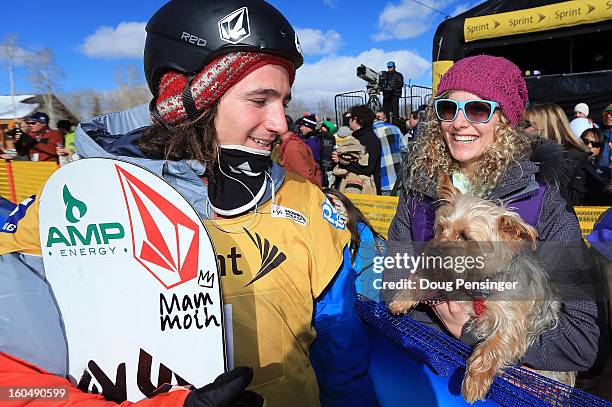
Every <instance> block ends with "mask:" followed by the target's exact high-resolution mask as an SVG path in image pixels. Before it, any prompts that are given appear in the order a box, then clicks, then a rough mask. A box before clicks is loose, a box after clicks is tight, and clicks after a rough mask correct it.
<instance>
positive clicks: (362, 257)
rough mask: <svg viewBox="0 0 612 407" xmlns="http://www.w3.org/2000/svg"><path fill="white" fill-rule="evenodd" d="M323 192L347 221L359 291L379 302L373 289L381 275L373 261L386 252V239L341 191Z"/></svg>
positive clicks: (324, 190)
mask: <svg viewBox="0 0 612 407" xmlns="http://www.w3.org/2000/svg"><path fill="white" fill-rule="evenodd" d="M323 193H325V196H327V199H329V201H330V202H331V203H332V205H334V207H335V208H336V210H337V211H338V213H339V214H340V215H341V216H342V218H343V219H345V221H346V228H347V229H348V230H349V231H350V232H351V244H350V248H351V263H352V265H353V269H354V271H355V288H356V290H357V292H358V293H359V294H361V295H363V296H364V297H366V298H369V299H370V300H374V301H377V302H378V300H379V294H380V293H379V291H378V290H376V289H374V287H375V284H374V280H375V279H376V278H378V275H377V274H376V273H375V272H374V270H373V269H372V266H373V265H374V263H373V261H374V260H373V259H374V258H375V257H376V256H383V255H384V253H385V238H384V237H382V236H381V235H380V233H378V232H377V231H376V230H375V229H374V227H373V226H372V225H371V224H370V221H368V219H367V218H366V217H365V216H364V214H363V213H362V212H361V211H360V210H359V208H357V207H356V206H355V204H353V202H351V200H350V199H349V198H348V197H347V196H346V195H344V194H343V193H342V192H340V191H338V190H336V189H331V188H325V189H323Z"/></svg>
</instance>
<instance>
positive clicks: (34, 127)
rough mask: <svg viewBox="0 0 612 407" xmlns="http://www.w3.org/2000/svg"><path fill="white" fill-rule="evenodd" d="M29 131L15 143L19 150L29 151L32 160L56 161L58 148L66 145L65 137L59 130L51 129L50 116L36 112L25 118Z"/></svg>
mask: <svg viewBox="0 0 612 407" xmlns="http://www.w3.org/2000/svg"><path fill="white" fill-rule="evenodd" d="M25 123H26V125H27V131H25V130H24V129H22V130H23V131H24V133H23V134H22V135H21V137H20V138H19V141H17V142H16V143H15V148H16V149H17V151H18V152H19V151H27V152H28V155H29V157H30V160H31V161H56V162H57V159H58V155H57V152H56V148H57V146H58V145H62V146H63V145H64V137H63V136H62V134H61V133H60V132H59V131H57V130H51V129H49V116H48V115H47V114H46V113H44V112H35V113H32V114H30V115H29V116H27V117H26V118H25Z"/></svg>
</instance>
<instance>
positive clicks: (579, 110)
mask: <svg viewBox="0 0 612 407" xmlns="http://www.w3.org/2000/svg"><path fill="white" fill-rule="evenodd" d="M574 117H575V118H577V117H583V118H585V119H587V118H588V117H589V105H587V104H586V103H582V102H581V103H578V104H577V105H576V106H574Z"/></svg>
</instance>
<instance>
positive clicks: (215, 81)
mask: <svg viewBox="0 0 612 407" xmlns="http://www.w3.org/2000/svg"><path fill="white" fill-rule="evenodd" d="M268 64H272V65H280V66H282V67H283V68H285V69H286V70H287V72H289V81H290V83H291V84H293V80H294V79H295V69H294V68H293V65H292V64H291V62H290V61H289V60H287V59H284V58H281V57H277V56H275V55H270V54H262V53H257V52H232V53H229V54H224V55H221V56H220V57H218V58H216V59H214V60H213V61H212V62H211V63H209V64H208V65H206V67H204V69H202V71H201V72H200V73H199V74H197V75H196V77H195V78H194V79H193V81H192V82H191V86H190V89H191V94H192V95H193V101H194V103H195V107H196V109H197V110H198V112H203V111H204V110H206V109H208V108H209V107H210V106H212V104H213V103H214V102H215V101H216V100H217V99H219V98H220V97H221V96H223V94H224V93H225V92H227V91H228V90H229V89H230V88H231V87H232V86H234V85H235V84H236V83H238V82H239V81H240V80H241V79H242V78H244V77H245V76H247V75H248V74H249V73H251V72H253V71H254V70H256V69H257V68H260V67H262V66H264V65H268ZM187 81H188V77H187V76H186V75H185V74H182V73H179V72H176V71H168V72H166V73H165V74H164V75H163V76H162V78H161V80H160V83H159V90H158V96H157V100H156V101H155V104H156V106H157V111H158V112H159V114H160V116H161V118H162V120H163V121H164V123H165V124H167V125H170V126H174V125H177V124H180V123H183V122H185V121H187V120H188V119H189V116H188V114H187V111H186V110H185V106H184V104H183V97H182V93H183V89H184V88H185V86H186V85H187Z"/></svg>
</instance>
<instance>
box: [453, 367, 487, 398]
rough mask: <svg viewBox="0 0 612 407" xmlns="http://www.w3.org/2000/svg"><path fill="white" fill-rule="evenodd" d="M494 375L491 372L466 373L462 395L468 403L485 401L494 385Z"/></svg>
mask: <svg viewBox="0 0 612 407" xmlns="http://www.w3.org/2000/svg"><path fill="white" fill-rule="evenodd" d="M493 377H494V376H493V375H491V374H489V372H481V371H470V370H468V371H467V372H466V373H465V376H464V378H463V385H462V386H461V387H462V391H461V392H462V393H463V398H464V399H465V401H467V402H468V403H474V402H475V401H478V400H484V399H485V397H486V396H487V393H488V392H489V388H490V387H491V384H493Z"/></svg>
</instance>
